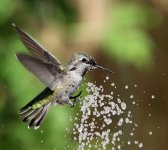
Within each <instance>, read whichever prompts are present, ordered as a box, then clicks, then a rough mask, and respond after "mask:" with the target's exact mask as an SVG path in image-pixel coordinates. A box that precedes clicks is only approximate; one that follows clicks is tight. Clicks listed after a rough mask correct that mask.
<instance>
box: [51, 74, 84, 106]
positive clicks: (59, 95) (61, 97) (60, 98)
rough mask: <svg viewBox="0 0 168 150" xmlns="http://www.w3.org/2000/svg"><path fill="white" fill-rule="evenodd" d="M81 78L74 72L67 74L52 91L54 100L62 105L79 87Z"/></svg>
mask: <svg viewBox="0 0 168 150" xmlns="http://www.w3.org/2000/svg"><path fill="white" fill-rule="evenodd" d="M81 81H82V76H81V75H80V74H78V73H76V72H75V71H71V72H68V73H67V75H65V76H64V77H63V78H62V79H61V80H60V81H59V82H58V85H57V87H56V89H55V90H54V99H55V100H56V101H57V102H58V103H60V104H61V103H64V102H66V101H67V100H68V99H69V96H70V95H71V94H72V93H73V92H74V91H75V90H76V89H77V88H78V87H79V85H80V83H81Z"/></svg>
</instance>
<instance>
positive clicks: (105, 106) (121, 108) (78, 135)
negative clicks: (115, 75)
mask: <svg viewBox="0 0 168 150" xmlns="http://www.w3.org/2000/svg"><path fill="white" fill-rule="evenodd" d="M107 80H109V77H106V78H105V80H104V82H106V81H107ZM108 82H109V81H108ZM110 85H111V87H112V89H113V91H114V89H116V88H117V86H116V84H115V83H110ZM137 87H138V85H137V84H135V85H134V88H137ZM124 88H125V90H128V89H129V86H128V85H126V86H125V87H124ZM86 91H87V95H86V96H85V97H83V98H82V99H81V101H80V105H81V109H80V112H81V115H79V113H78V114H77V115H76V116H75V117H74V118H71V121H74V122H75V123H74V128H73V135H74V139H73V140H74V141H76V143H77V144H78V147H77V149H79V150H84V149H87V150H89V149H92V148H94V149H95V148H96V149H98V150H99V149H100V150H102V149H109V148H110V149H112V150H116V149H119V150H120V149H122V147H123V146H125V145H127V146H129V145H132V144H134V145H136V146H137V149H138V148H143V146H144V144H143V142H142V141H138V140H137V138H136V137H135V138H133V137H134V136H135V133H136V128H137V127H138V124H137V123H136V122H135V121H134V120H133V114H132V111H131V110H130V109H129V108H128V107H127V104H126V101H125V100H124V99H122V98H120V96H119V94H118V95H117V97H116V95H114V94H116V93H115V92H113V91H110V92H109V94H104V93H105V90H104V87H103V86H102V85H100V86H97V85H96V84H94V83H91V82H88V83H87V89H86ZM154 98H155V96H154V95H151V99H154ZM129 100H130V101H131V103H132V104H133V105H135V104H136V105H137V106H138V103H137V101H136V100H135V95H133V94H131V95H130V96H129ZM149 116H151V114H150V115H149ZM124 128H127V130H126V131H125V130H124ZM151 133H152V132H151V131H150V132H149V135H152V134H151ZM125 136H127V140H126V139H124V138H123V137H125ZM134 139H135V140H134Z"/></svg>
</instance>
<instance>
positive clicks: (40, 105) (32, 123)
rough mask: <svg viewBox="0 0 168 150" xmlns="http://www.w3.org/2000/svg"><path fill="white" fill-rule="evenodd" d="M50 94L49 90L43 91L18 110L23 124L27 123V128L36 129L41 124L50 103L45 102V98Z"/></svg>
mask: <svg viewBox="0 0 168 150" xmlns="http://www.w3.org/2000/svg"><path fill="white" fill-rule="evenodd" d="M52 92H53V91H51V90H50V89H49V88H46V89H44V91H42V92H41V93H40V94H39V95H38V96H36V97H35V98H34V99H33V100H32V101H30V102H29V103H28V104H27V105H26V106H24V107H23V108H21V109H20V111H19V115H20V118H21V120H22V121H23V122H28V124H29V125H28V128H32V127H34V128H35V129H37V128H39V127H40V125H41V124H42V123H43V121H44V119H45V118H46V116H47V113H48V110H49V107H50V106H51V102H50V101H48V100H47V97H48V96H49V95H51V94H52ZM45 98H46V99H45Z"/></svg>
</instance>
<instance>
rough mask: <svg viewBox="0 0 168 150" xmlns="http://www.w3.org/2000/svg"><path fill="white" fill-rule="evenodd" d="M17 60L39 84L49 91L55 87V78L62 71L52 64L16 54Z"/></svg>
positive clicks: (59, 75)
mask: <svg viewBox="0 0 168 150" xmlns="http://www.w3.org/2000/svg"><path fill="white" fill-rule="evenodd" d="M16 56H17V58H18V60H19V61H20V62H21V63H22V64H23V65H24V66H25V67H26V68H27V69H28V70H29V71H30V72H32V73H33V74H34V75H35V76H36V77H37V78H38V79H39V80H40V81H41V82H43V83H44V84H45V85H46V86H47V87H49V88H50V89H51V90H54V89H55V87H56V86H57V78H59V77H61V73H62V70H60V69H59V68H58V67H57V66H55V65H53V64H48V63H45V62H43V61H42V60H40V59H38V58H36V57H33V56H30V55H25V54H17V55H16Z"/></svg>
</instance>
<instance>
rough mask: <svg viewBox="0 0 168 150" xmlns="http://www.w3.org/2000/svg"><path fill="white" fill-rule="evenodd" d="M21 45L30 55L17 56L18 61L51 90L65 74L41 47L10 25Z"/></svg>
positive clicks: (60, 66)
mask: <svg viewBox="0 0 168 150" xmlns="http://www.w3.org/2000/svg"><path fill="white" fill-rule="evenodd" d="M12 25H13V27H14V28H15V30H16V32H17V33H18V35H19V37H20V39H21V40H22V42H23V44H24V45H25V46H26V47H27V48H28V50H29V52H30V53H31V54H32V55H25V54H17V55H16V56H17V58H18V60H19V61H20V62H21V63H22V64H23V65H24V66H25V67H26V68H27V69H28V70H29V71H31V72H32V73H33V74H34V75H35V76H36V77H37V78H38V79H40V81H41V82H43V83H44V84H45V85H46V86H48V87H49V88H50V89H51V90H54V88H55V87H56V86H57V79H58V78H60V77H61V75H63V74H65V71H64V68H63V67H62V65H61V63H60V61H59V60H58V59H56V58H55V57H54V56H53V55H52V54H51V53H49V52H48V51H47V50H46V49H45V48H44V47H43V46H41V45H40V44H39V43H38V42H37V41H36V40H34V39H33V38H32V37H31V36H30V35H28V34H27V33H26V32H24V31H22V30H21V29H20V28H19V27H17V26H16V25H15V24H12Z"/></svg>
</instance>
